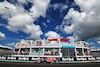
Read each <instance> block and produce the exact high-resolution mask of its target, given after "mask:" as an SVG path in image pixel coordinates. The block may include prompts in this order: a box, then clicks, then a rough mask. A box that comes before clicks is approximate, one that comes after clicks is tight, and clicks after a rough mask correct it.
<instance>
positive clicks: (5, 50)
mask: <svg viewBox="0 0 100 67" xmlns="http://www.w3.org/2000/svg"><path fill="white" fill-rule="evenodd" d="M12 50H13V48H11V47H8V46H3V45H0V56H10V55H11V54H12V53H13V52H12Z"/></svg>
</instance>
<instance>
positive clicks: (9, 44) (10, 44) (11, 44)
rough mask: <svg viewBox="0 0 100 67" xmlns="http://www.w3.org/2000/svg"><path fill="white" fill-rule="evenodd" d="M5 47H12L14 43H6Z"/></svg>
mask: <svg viewBox="0 0 100 67" xmlns="http://www.w3.org/2000/svg"><path fill="white" fill-rule="evenodd" d="M6 45H8V46H14V45H15V43H14V42H13V43H7V44H6Z"/></svg>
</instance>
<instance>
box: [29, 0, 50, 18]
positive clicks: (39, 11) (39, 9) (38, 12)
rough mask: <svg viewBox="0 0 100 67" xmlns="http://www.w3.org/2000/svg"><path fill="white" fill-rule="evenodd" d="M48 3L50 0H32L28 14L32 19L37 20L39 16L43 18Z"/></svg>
mask: <svg viewBox="0 0 100 67" xmlns="http://www.w3.org/2000/svg"><path fill="white" fill-rule="evenodd" d="M49 3H50V0H33V4H34V5H33V6H32V7H31V8H30V14H31V15H32V16H33V17H34V18H39V17H40V16H43V17H45V14H46V9H47V8H48V5H49Z"/></svg>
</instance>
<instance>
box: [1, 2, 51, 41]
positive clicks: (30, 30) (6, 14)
mask: <svg viewBox="0 0 100 67" xmlns="http://www.w3.org/2000/svg"><path fill="white" fill-rule="evenodd" d="M18 2H19V3H23V4H25V3H27V2H31V3H32V4H33V5H32V7H31V8H30V9H29V10H30V11H27V10H25V9H24V7H23V5H21V4H11V3H9V2H7V1H4V2H0V6H2V7H0V15H2V17H3V18H4V19H6V20H8V25H6V28H7V29H8V30H9V31H12V32H17V33H18V32H19V31H22V32H24V33H26V34H28V35H29V36H28V37H27V38H29V39H40V36H41V35H42V34H43V32H42V31H41V27H40V26H39V25H35V24H34V21H35V20H36V19H38V18H39V17H40V16H42V17H45V15H46V9H47V8H48V5H49V3H50V0H24V1H23V0H18Z"/></svg>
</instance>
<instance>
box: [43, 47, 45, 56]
mask: <svg viewBox="0 0 100 67" xmlns="http://www.w3.org/2000/svg"><path fill="white" fill-rule="evenodd" d="M44 51H45V48H43V56H44Z"/></svg>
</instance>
